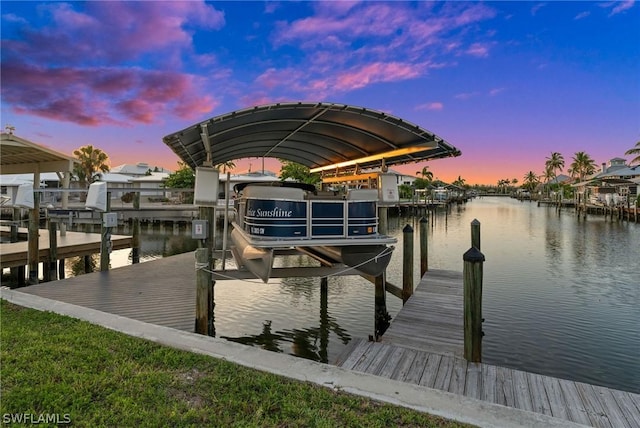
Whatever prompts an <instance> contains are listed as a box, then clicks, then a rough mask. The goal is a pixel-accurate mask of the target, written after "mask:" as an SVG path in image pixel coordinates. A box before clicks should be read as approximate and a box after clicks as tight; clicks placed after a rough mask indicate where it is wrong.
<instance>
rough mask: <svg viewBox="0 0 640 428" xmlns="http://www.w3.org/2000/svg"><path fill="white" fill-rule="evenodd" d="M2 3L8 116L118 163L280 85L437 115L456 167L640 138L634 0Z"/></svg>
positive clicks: (596, 153) (515, 173)
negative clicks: (459, 153)
mask: <svg viewBox="0 0 640 428" xmlns="http://www.w3.org/2000/svg"><path fill="white" fill-rule="evenodd" d="M1 19H2V21H1V24H2V27H1V33H2V46H1V47H2V52H1V61H2V63H1V67H2V70H1V71H2V81H1V90H2V92H1V95H2V102H1V114H2V126H3V127H4V126H5V125H7V124H10V125H12V126H14V127H15V128H16V130H15V133H16V134H17V135H19V136H21V137H24V138H27V139H29V140H31V141H34V142H37V143H40V144H43V145H46V146H48V147H51V148H54V149H56V150H59V151H61V152H64V153H69V154H70V153H71V152H72V151H73V150H74V149H75V148H77V147H79V146H81V145H85V144H93V145H94V146H97V147H99V148H101V149H103V150H104V151H106V152H107V153H108V154H109V155H110V157H111V162H112V166H116V165H119V164H122V163H135V162H148V163H150V164H157V165H161V166H165V167H168V168H171V169H174V168H175V167H176V162H177V161H178V158H177V157H176V156H175V155H174V154H173V153H172V152H171V151H170V150H169V149H168V148H167V147H166V146H165V145H164V144H163V143H162V137H163V136H164V135H167V134H170V133H172V132H174V131H177V130H180V129H182V128H185V127H187V126H189V125H192V124H194V123H196V122H198V121H202V120H205V119H207V118H210V117H212V116H216V115H219V114H224V113H227V112H230V111H233V110H237V109H240V108H245V107H249V106H252V105H257V104H264V103H272V102H279V101H324V102H337V103H344V104H352V105H358V106H363V107H367V108H371V109H375V110H381V111H385V112H388V113H391V114H393V115H395V116H399V117H401V118H403V119H406V120H408V121H411V122H414V123H416V124H418V125H420V126H422V127H424V128H426V129H429V130H430V131H432V132H434V133H436V134H437V135H439V136H441V137H443V138H444V139H445V140H447V141H448V142H449V143H451V144H453V145H454V146H456V147H458V148H459V149H460V150H461V151H462V156H461V157H459V158H455V159H443V160H437V161H433V162H430V163H429V164H428V166H429V168H430V169H431V170H432V171H433V172H434V174H435V176H436V177H438V178H440V179H443V180H446V181H452V180H454V179H455V178H457V177H458V176H462V177H463V178H465V179H466V180H467V182H470V183H475V182H481V183H490V184H495V182H496V181H497V180H499V179H503V178H517V179H519V180H520V181H522V178H523V176H524V175H525V174H526V173H527V172H528V171H534V172H536V173H538V174H541V173H542V170H543V167H544V162H545V157H547V156H549V155H550V153H551V152H552V151H558V152H561V153H562V154H563V155H564V157H565V160H566V164H567V167H568V165H569V164H570V162H571V157H572V156H573V155H574V153H575V152H577V151H585V152H587V153H588V154H590V155H591V157H593V158H594V159H595V160H596V163H597V164H600V163H602V162H606V161H608V160H609V159H611V158H613V157H624V152H625V151H626V150H628V149H630V148H632V147H633V146H634V145H635V143H636V141H638V140H640V82H639V81H640V7H639V6H638V5H637V4H635V3H634V2H633V1H615V2H606V1H605V2H575V1H571V2H556V1H548V2H506V1H504V2H483V3H476V2H462V1H455V2H454V1H451V2H338V1H335V2H242V1H238V2H206V3H205V2H199V1H184V2H155V1H146V2H10V1H2V2H1ZM627 158H628V159H630V157H627ZM248 162H250V161H245V162H238V164H239V169H242V168H246V167H247V163H248ZM255 164H256V162H254V165H255ZM424 165H425V164H414V165H407V166H404V167H400V168H397V169H399V170H401V171H403V172H406V173H408V174H412V175H414V174H415V172H416V171H418V170H420V169H421V168H422V166H424ZM273 169H277V167H275V166H274V167H273Z"/></svg>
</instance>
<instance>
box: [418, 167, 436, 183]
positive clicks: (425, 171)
mask: <svg viewBox="0 0 640 428" xmlns="http://www.w3.org/2000/svg"><path fill="white" fill-rule="evenodd" d="M416 175H420V176H421V177H422V178H423V179H424V180H426V181H431V180H433V172H431V171H429V167H428V166H425V167H424V168H422V170H420V171H418V172H416Z"/></svg>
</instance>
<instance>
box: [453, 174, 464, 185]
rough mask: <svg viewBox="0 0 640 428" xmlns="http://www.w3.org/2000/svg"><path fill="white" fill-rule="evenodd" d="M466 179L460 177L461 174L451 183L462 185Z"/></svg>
mask: <svg viewBox="0 0 640 428" xmlns="http://www.w3.org/2000/svg"><path fill="white" fill-rule="evenodd" d="M466 182H467V180H465V179H464V178H462V177H461V176H458V178H457V179H456V181H454V182H453V183H451V184H453V185H456V186H458V187H464V185H465V184H466Z"/></svg>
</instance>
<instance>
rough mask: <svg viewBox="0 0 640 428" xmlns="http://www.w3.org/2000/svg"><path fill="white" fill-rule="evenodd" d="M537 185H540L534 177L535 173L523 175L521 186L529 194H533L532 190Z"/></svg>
mask: <svg viewBox="0 0 640 428" xmlns="http://www.w3.org/2000/svg"><path fill="white" fill-rule="evenodd" d="M538 183H540V180H538V176H537V175H536V173H535V172H533V171H529V172H528V173H526V174H525V176H524V181H523V186H524V188H525V189H527V190H528V191H529V192H533V190H534V189H535V188H536V186H537V185H538Z"/></svg>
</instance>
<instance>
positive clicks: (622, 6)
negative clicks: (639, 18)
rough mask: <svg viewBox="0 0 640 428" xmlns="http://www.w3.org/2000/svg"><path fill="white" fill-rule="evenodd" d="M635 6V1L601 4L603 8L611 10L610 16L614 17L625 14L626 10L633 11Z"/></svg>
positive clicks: (627, 0) (626, 0)
mask: <svg viewBox="0 0 640 428" xmlns="http://www.w3.org/2000/svg"><path fill="white" fill-rule="evenodd" d="M634 4H635V0H622V1H611V2H607V3H602V4H600V6H601V7H603V8H607V9H609V8H610V9H611V13H609V16H610V17H611V16H614V15H617V14H619V13H622V12H624V11H625V10H628V9H631V8H632V7H633V6H634Z"/></svg>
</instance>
